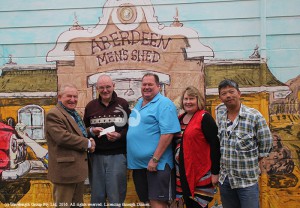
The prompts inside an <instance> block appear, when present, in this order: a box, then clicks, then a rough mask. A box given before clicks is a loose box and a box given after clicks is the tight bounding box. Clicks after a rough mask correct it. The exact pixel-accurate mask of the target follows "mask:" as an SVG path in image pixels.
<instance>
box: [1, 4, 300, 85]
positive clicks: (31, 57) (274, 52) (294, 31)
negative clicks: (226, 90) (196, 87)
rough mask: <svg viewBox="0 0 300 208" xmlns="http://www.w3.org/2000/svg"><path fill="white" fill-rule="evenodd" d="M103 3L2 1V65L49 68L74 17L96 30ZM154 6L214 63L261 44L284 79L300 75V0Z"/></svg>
mask: <svg viewBox="0 0 300 208" xmlns="http://www.w3.org/2000/svg"><path fill="white" fill-rule="evenodd" d="M133 1H134V0H133ZM135 1H136V2H142V0H140V1H137V0H135ZM105 2H106V1H105V0H86V1H82V0H43V1H40V0H26V1H23V0H10V1H7V0H0V66H2V65H4V64H5V63H7V62H8V60H9V58H8V57H9V55H10V54H11V55H12V56H13V61H14V62H17V63H18V64H51V63H48V62H46V58H45V56H46V55H47V52H48V51H49V50H51V49H52V48H53V47H54V44H55V42H56V40H57V38H58V36H59V35H60V34H61V33H62V32H64V31H66V30H68V29H69V28H70V27H71V26H72V25H73V23H74V19H75V15H76V17H77V20H78V22H79V24H80V25H81V26H83V27H84V28H88V27H93V26H95V25H96V24H97V23H98V21H99V18H100V17H102V7H103V5H104V4H105ZM151 2H152V4H153V6H154V9H155V14H156V16H157V19H158V21H159V22H160V23H162V24H164V25H166V26H169V25H170V24H171V23H172V21H173V20H174V16H175V15H176V9H178V13H179V20H180V21H181V22H182V23H183V24H184V26H185V27H190V28H193V29H194V30H195V31H197V32H198V34H199V38H200V41H201V42H202V43H203V44H204V45H207V46H209V47H211V48H212V49H213V50H214V52H215V58H216V59H247V58H249V56H250V55H251V54H252V52H253V50H254V48H255V46H256V45H258V46H259V47H260V52H261V55H262V56H263V57H264V56H265V57H266V60H267V63H268V66H269V68H270V70H271V72H272V73H273V74H274V75H275V76H276V77H277V78H278V79H279V80H280V81H282V82H286V81H287V80H289V79H291V78H294V77H296V76H298V75H300V58H299V57H300V27H299V25H300V1H299V0H286V1H280V0H252V1H251V0H247V1H234V0H163V1H162V0H152V1H151ZM83 8H85V9H83ZM264 11H266V12H265V14H266V15H267V17H269V18H267V21H265V22H264V21H263V20H261V19H260V17H261V14H264ZM260 34H263V35H264V34H266V36H263V35H262V36H260ZM262 37H266V38H265V39H264V38H262ZM53 64H54V63H53Z"/></svg>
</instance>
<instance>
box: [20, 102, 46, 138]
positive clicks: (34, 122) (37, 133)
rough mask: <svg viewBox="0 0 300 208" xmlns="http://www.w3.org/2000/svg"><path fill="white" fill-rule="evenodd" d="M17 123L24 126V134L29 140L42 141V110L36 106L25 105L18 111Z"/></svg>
mask: <svg viewBox="0 0 300 208" xmlns="http://www.w3.org/2000/svg"><path fill="white" fill-rule="evenodd" d="M18 122H19V123H23V124H25V125H26V130H25V131H26V133H27V134H28V136H29V137H30V138H31V139H34V140H40V139H44V109H43V108H41V107H40V106H37V105H27V106H25V107H23V108H21V109H19V111H18Z"/></svg>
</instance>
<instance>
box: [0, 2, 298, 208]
mask: <svg viewBox="0 0 300 208" xmlns="http://www.w3.org/2000/svg"><path fill="white" fill-rule="evenodd" d="M12 2H14V3H15V4H13V3H5V2H4V0H0V5H1V7H0V8H1V9H0V30H1V32H0V39H1V40H0V43H1V48H0V55H1V57H0V59H1V62H2V66H0V86H1V88H0V207H51V206H53V202H52V184H51V183H50V182H49V181H48V180H47V179H46V174H47V164H48V162H47V161H48V160H47V158H48V151H47V143H46V141H45V139H44V117H45V114H46V113H47V111H48V110H49V109H51V108H52V107H53V106H54V105H55V104H56V101H57V100H56V99H57V89H58V86H59V85H60V84H61V83H64V82H72V83H74V84H75V85H76V86H77V87H78V89H79V102H78V111H79V112H81V113H82V114H83V110H84V107H85V105H86V104H87V103H88V102H89V101H90V100H91V99H94V98H96V97H97V92H96V88H95V84H96V81H97V78H98V77H99V76H100V75H101V74H108V75H110V76H111V77H112V79H113V80H114V82H115V83H116V92H117V94H118V95H119V96H120V97H123V98H125V99H126V100H127V101H128V102H129V103H130V105H131V106H133V105H134V104H135V102H136V100H137V99H138V98H139V97H140V96H141V92H140V86H141V78H142V76H143V74H145V73H147V72H154V73H156V74H157V75H158V76H159V78H160V81H161V88H162V93H163V94H164V95H165V96H167V97H169V98H170V99H172V100H173V101H174V103H175V104H176V105H177V106H179V105H178V99H179V96H180V94H181V91H182V90H183V89H184V88H185V87H186V86H188V85H194V86H196V87H197V88H198V89H199V90H200V91H201V92H202V93H203V94H204V95H205V97H206V108H207V110H208V111H209V112H210V113H211V114H212V115H213V116H214V117H215V108H216V106H218V105H219V104H220V101H219V99H218V91H217V86H218V83H219V82H220V81H221V80H223V79H224V78H230V79H233V80H235V81H237V82H238V83H239V85H240V90H241V92H242V102H243V103H244V104H246V105H248V106H251V107H254V108H256V109H258V110H259V111H260V112H261V113H262V114H263V115H264V117H265V118H266V119H267V121H268V123H269V125H270V128H271V131H272V133H273V139H274V141H273V150H272V152H271V153H270V156H269V157H268V158H265V159H264V160H263V161H262V162H261V164H260V165H261V171H262V174H261V178H260V190H261V204H262V208H281V207H284V206H285V207H289V208H290V207H291V208H296V207H299V204H300V197H299V188H300V181H299V179H300V62H299V55H300V45H299V44H300V35H299V34H300V31H299V30H300V29H295V28H296V27H295V25H297V23H298V25H299V24H300V23H299V20H298V19H293V21H291V20H290V19H289V17H291V18H292V17H294V16H297V17H298V16H299V14H300V11H299V8H300V3H299V1H297V0H289V1H288V2H289V3H290V6H287V4H284V3H282V1H278V0H272V1H271V0H252V1H230V0H224V1H215V0H213V1H204V0H201V1H194V0H190V1H179V0H173V1H171V0H166V1H163V2H161V1H158V0H157V1H156V0H152V1H150V0H140V1H137V0H119V1H117V0H107V1H104V0H93V1H88V2H86V3H85V4H83V3H82V1H77V0H74V1H72V4H73V5H72V6H71V5H70V4H69V2H68V1H66V0H65V1H60V4H54V3H53V2H56V3H57V1H53V2H50V1H49V2H48V1H44V2H37V1H34V0H30V1H28V2H27V7H26V8H28V9H20V8H21V7H20V6H21V5H20V4H22V3H20V2H17V1H12ZM236 5H238V7H239V8H238V9H237V8H236ZM278 5H279V7H280V8H281V9H278V8H277V6H278ZM100 7H101V8H100ZM245 8H247V9H246V10H245ZM297 8H298V9H297ZM243 9H244V10H243ZM99 10H100V11H101V10H102V16H101V17H99V15H101V14H99ZM240 10H241V11H243V12H239V11H240ZM199 11H201V12H199ZM8 14H11V15H12V16H13V17H12V19H14V18H15V19H14V20H15V21H14V22H10V20H7V21H4V20H5V19H7V18H4V17H6V16H7V15H8ZM26 14H30V15H29V16H30V17H29V16H26ZM50 14H51V18H49V19H47V20H46V19H45V17H49V15H50ZM22 15H25V16H26V17H27V18H28V19H26V18H23V19H22V18H21V17H22ZM2 17H3V18H2ZM37 17H39V18H37ZM98 17H99V18H98ZM30 18H31V19H35V20H34V21H35V23H29V19H30ZM97 18H98V19H97ZM276 18H277V19H280V18H281V19H280V20H278V22H279V23H281V24H282V27H283V28H281V29H283V30H284V31H285V34H282V32H281V31H277V25H276V24H275V19H276ZM235 19H236V20H235ZM284 19H285V20H286V22H285V23H283V21H284ZM16 20H19V21H18V23H17V24H18V25H17V26H15V22H17V21H16ZM220 20H222V21H220ZM234 20H235V21H234ZM51 21H53V22H52V23H51ZM81 21H82V23H81ZM208 22H209V23H208ZM278 22H276V23H278ZM224 23H225V24H226V26H224ZM51 24H54V25H51ZM274 25H276V27H275V26H274ZM285 27H286V28H285ZM291 28H294V29H291ZM297 28H299V27H297ZM39 29H41V30H40V31H43V32H39ZM2 31H3V32H2ZM33 31H36V32H33ZM46 34H47V35H46ZM281 36H282V37H281ZM280 37H281V39H280ZM22 38H24V40H22ZM48 38H49V39H48ZM41 57H42V58H41ZM295 57H296V58H295ZM41 60H42V61H41ZM1 62H0V63H1ZM178 108H179V107H178ZM178 111H180V109H178ZM89 193H90V189H89V184H88V180H86V190H85V202H86V206H85V207H88V203H89V200H90V194H89ZM125 204H126V206H130V207H133V206H138V205H139V201H138V197H137V195H136V193H135V190H134V185H133V182H132V178H131V172H130V171H128V191H127V197H126V203H125ZM221 204H222V202H221V200H220V197H219V195H218V194H216V196H215V199H214V200H213V201H212V202H211V204H210V207H214V208H216V207H219V208H220V207H222V205H221Z"/></svg>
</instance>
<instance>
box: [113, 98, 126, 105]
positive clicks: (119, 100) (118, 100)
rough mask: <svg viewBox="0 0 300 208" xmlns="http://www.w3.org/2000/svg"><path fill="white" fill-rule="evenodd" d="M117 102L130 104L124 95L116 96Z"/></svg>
mask: <svg viewBox="0 0 300 208" xmlns="http://www.w3.org/2000/svg"><path fill="white" fill-rule="evenodd" d="M116 102H117V103H120V104H128V102H127V100H125V99H124V98H122V97H116Z"/></svg>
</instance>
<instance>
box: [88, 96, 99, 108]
mask: <svg viewBox="0 0 300 208" xmlns="http://www.w3.org/2000/svg"><path fill="white" fill-rule="evenodd" d="M98 102H99V99H98V98H97V99H93V100H91V101H90V102H88V104H87V105H86V107H85V108H88V107H90V106H94V105H96V104H97V103H98Z"/></svg>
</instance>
